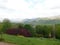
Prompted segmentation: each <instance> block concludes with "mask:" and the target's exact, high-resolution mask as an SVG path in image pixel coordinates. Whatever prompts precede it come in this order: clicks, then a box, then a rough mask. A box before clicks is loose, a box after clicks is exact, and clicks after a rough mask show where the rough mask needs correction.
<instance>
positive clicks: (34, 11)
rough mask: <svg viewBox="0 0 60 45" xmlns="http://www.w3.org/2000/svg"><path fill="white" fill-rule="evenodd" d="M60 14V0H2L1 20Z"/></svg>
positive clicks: (0, 7)
mask: <svg viewBox="0 0 60 45" xmlns="http://www.w3.org/2000/svg"><path fill="white" fill-rule="evenodd" d="M56 15H60V0H0V20H2V19H4V18H8V19H10V20H22V19H25V18H37V17H50V16H56Z"/></svg>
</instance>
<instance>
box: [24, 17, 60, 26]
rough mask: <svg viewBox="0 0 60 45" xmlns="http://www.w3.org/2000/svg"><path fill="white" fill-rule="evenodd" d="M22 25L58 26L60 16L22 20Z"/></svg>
mask: <svg viewBox="0 0 60 45" xmlns="http://www.w3.org/2000/svg"><path fill="white" fill-rule="evenodd" d="M23 23H25V24H32V25H39V24H60V16H54V17H46V18H34V19H24V20H23Z"/></svg>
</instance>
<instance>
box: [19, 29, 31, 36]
mask: <svg viewBox="0 0 60 45" xmlns="http://www.w3.org/2000/svg"><path fill="white" fill-rule="evenodd" d="M19 35H23V36H25V37H31V33H30V32H29V31H28V30H26V29H19Z"/></svg>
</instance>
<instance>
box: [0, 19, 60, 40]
mask: <svg viewBox="0 0 60 45" xmlns="http://www.w3.org/2000/svg"><path fill="white" fill-rule="evenodd" d="M9 29H12V30H13V29H14V30H15V29H17V30H18V29H19V30H20V32H19V30H18V32H19V34H21V35H23V34H25V33H26V35H27V34H29V35H30V36H29V37H43V38H57V39H60V24H53V25H35V26H33V25H31V24H22V23H12V22H10V20H8V19H4V20H3V22H1V23H0V34H2V33H3V34H4V33H6V32H7V30H8V31H9V32H10V31H11V30H9ZM21 29H22V31H21ZM13 32H14V31H13ZM16 35H17V34H16Z"/></svg>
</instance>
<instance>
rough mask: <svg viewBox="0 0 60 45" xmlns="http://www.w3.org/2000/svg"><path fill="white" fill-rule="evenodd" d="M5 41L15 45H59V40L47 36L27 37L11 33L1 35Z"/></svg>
mask: <svg viewBox="0 0 60 45" xmlns="http://www.w3.org/2000/svg"><path fill="white" fill-rule="evenodd" d="M3 38H4V40H5V42H10V43H15V44H16V45H60V40H57V39H47V38H27V37H19V36H11V35H6V34H4V35H3Z"/></svg>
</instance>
